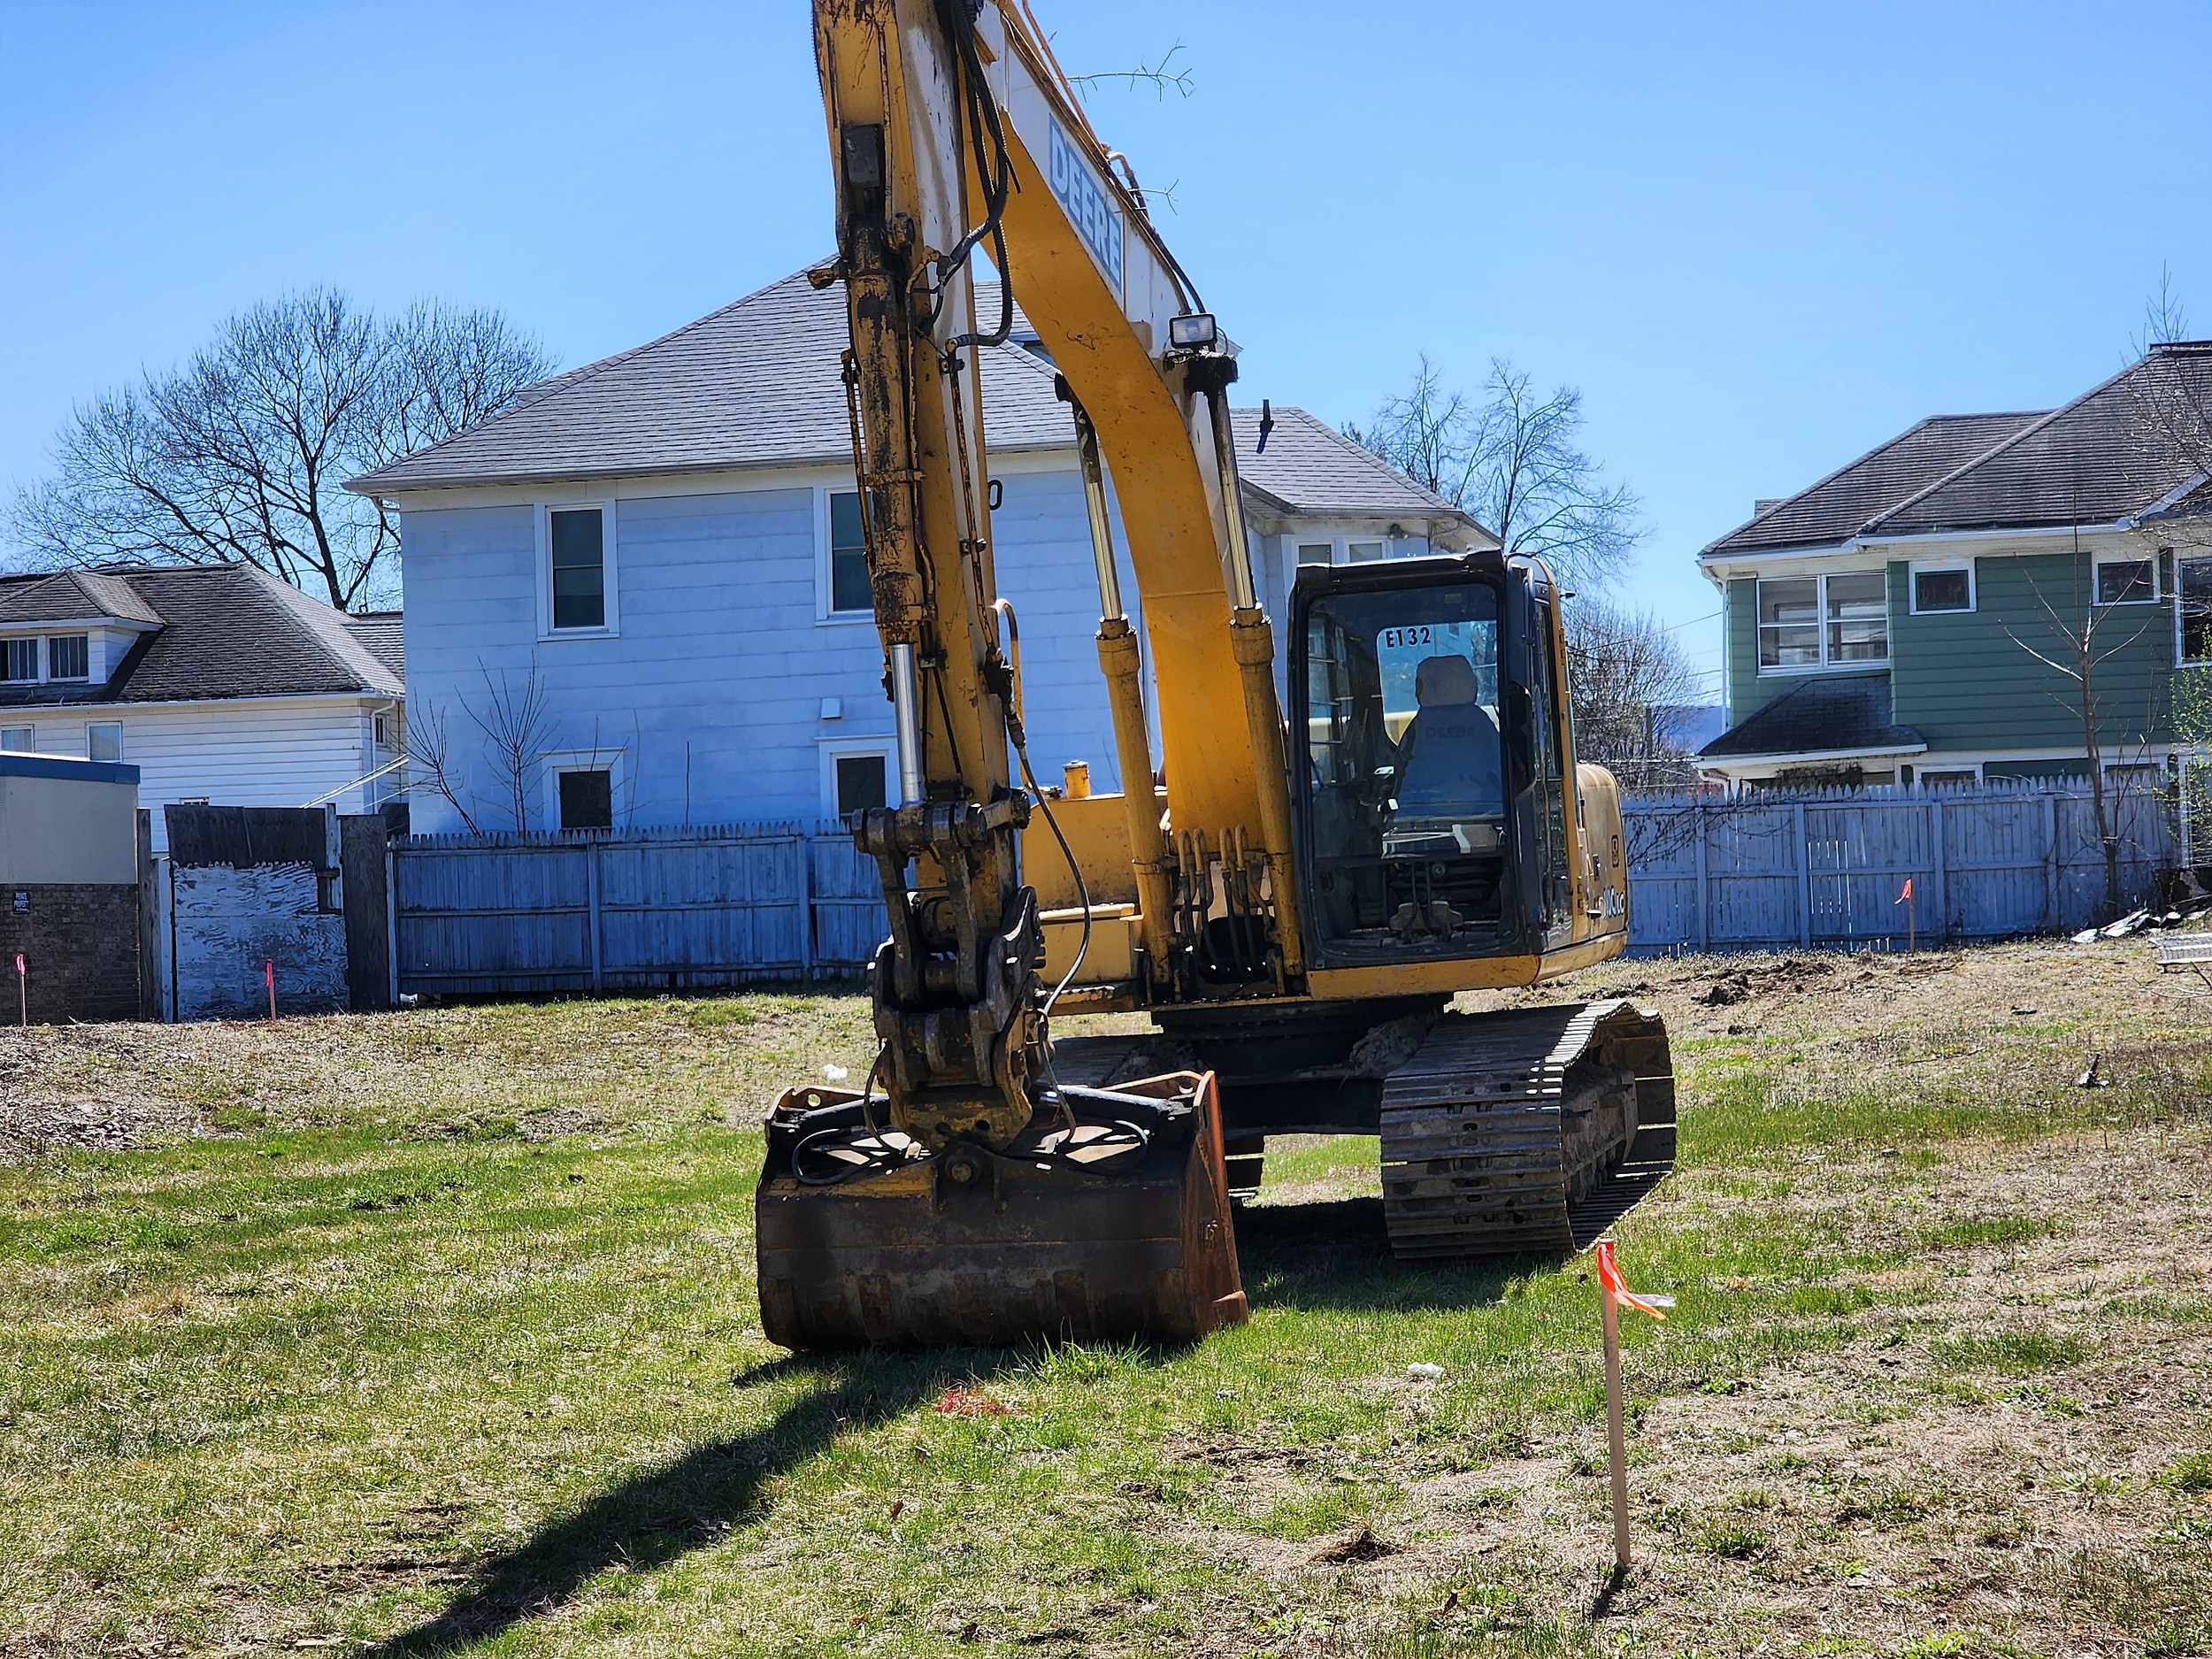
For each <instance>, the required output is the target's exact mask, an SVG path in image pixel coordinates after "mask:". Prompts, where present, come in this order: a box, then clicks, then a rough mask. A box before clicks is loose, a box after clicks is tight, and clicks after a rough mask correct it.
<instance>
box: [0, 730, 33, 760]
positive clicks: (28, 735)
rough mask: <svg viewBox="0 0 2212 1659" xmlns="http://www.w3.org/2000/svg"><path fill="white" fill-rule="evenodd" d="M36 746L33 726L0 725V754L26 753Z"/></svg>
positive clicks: (29, 752)
mask: <svg viewBox="0 0 2212 1659" xmlns="http://www.w3.org/2000/svg"><path fill="white" fill-rule="evenodd" d="M37 748H38V727H36V726H0V755H28V754H31V753H34V752H35V750H36V749H37Z"/></svg>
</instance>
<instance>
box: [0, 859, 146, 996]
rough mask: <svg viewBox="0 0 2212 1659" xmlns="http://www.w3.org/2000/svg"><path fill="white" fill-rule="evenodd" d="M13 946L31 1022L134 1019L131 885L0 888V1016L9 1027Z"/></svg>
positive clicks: (133, 899) (135, 948)
mask: <svg viewBox="0 0 2212 1659" xmlns="http://www.w3.org/2000/svg"><path fill="white" fill-rule="evenodd" d="M26 904H27V906H28V909H27V910H25V909H23V908H22V907H23V906H25V905H26ZM18 951H20V952H22V953H23V956H24V960H25V963H26V964H27V966H28V968H29V969H30V974H29V983H28V989H29V993H30V1013H31V1018H32V1019H33V1020H34V1021H35V1022H38V1023H40V1024H45V1025H57V1024H59V1023H60V1022H62V1021H64V1020H71V1019H135V1018H137V1017H138V888H137V887H135V886H127V887H126V886H113V887H110V886H105V885H102V886H96V887H95V886H85V887H78V886H66V887H65V886H39V887H0V1018H4V1019H5V1020H6V1021H8V1022H9V1023H10V1024H12V1023H13V1022H14V1020H15V1018H16V984H15V957H16V953H17V952H18Z"/></svg>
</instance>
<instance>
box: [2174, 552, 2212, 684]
mask: <svg viewBox="0 0 2212 1659" xmlns="http://www.w3.org/2000/svg"><path fill="white" fill-rule="evenodd" d="M2174 578H2175V580H2174V587H2175V588H2176V590H2177V591H2176V593H2175V595H2174V603H2175V608H2176V610H2177V611H2178V612H2179V613H2180V614H2179V617H2178V626H2179V628H2180V634H2181V638H2180V650H2181V660H2182V661H2183V662H2185V663H2212V558H2185V559H2177V560H2176V561H2175V562H2174Z"/></svg>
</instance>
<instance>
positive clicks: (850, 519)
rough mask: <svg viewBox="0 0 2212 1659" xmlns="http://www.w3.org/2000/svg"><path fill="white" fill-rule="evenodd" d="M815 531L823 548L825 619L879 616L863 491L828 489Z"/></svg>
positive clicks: (820, 609) (820, 608) (819, 579)
mask: <svg viewBox="0 0 2212 1659" xmlns="http://www.w3.org/2000/svg"><path fill="white" fill-rule="evenodd" d="M815 534H816V535H817V536H818V542H819V546H820V548H821V555H820V557H819V558H818V560H817V562H816V563H817V572H816V579H815V580H816V588H817V591H818V594H819V595H820V598H819V600H818V603H817V605H816V615H817V616H818V618H820V619H821V620H823V621H825V622H869V621H873V620H874V619H875V613H876V600H875V590H874V588H873V587H872V585H871V583H870V582H869V580H868V539H867V536H866V535H865V534H864V533H863V530H862V526H861V516H860V492H859V491H858V490H856V489H826V490H824V491H822V492H821V505H820V508H819V510H818V514H817V523H816V530H815Z"/></svg>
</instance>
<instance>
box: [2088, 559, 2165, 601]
mask: <svg viewBox="0 0 2212 1659" xmlns="http://www.w3.org/2000/svg"><path fill="white" fill-rule="evenodd" d="M2157 597H2158V566H2157V565H2155V564H2154V563H2153V562H2152V561H2151V560H2149V559H2147V558H2140V559H2137V558H2126V559H2099V560H2098V561H2097V603H2099V604H2101V605H2147V604H2148V603H2150V602H2151V601H2152V600H2154V599H2155V598H2157Z"/></svg>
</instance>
